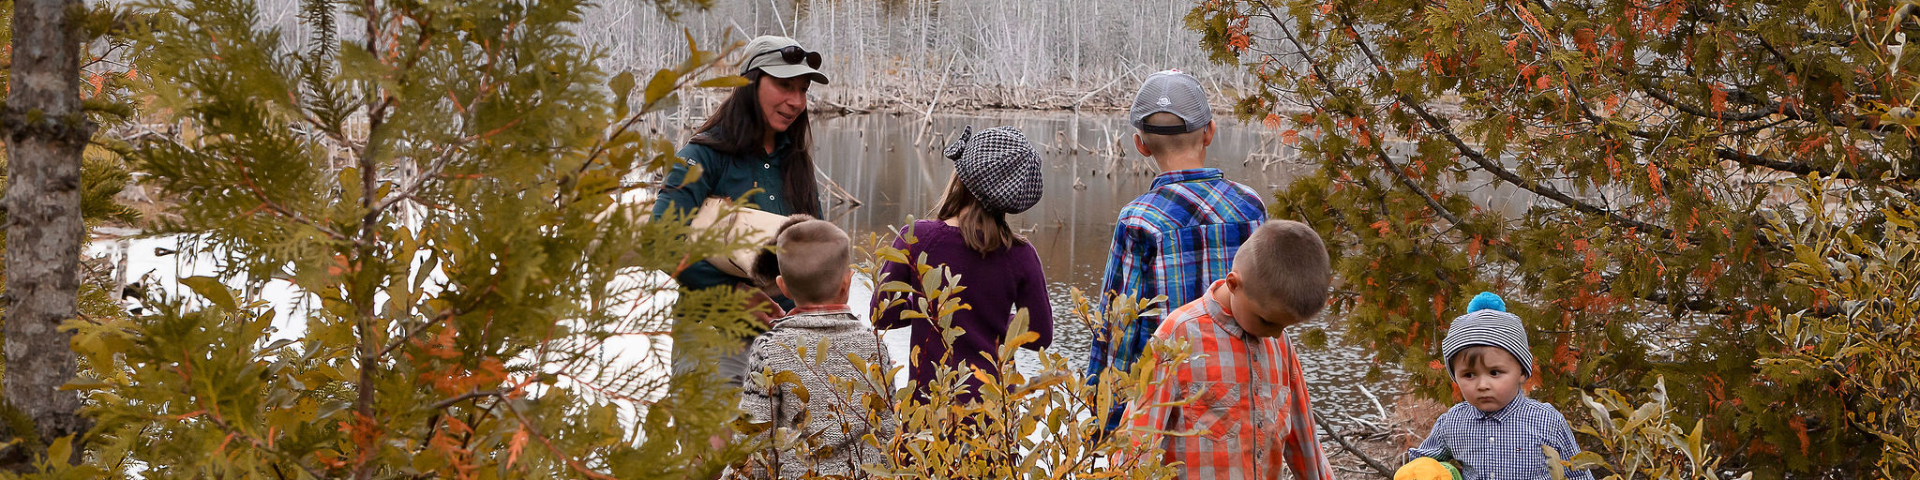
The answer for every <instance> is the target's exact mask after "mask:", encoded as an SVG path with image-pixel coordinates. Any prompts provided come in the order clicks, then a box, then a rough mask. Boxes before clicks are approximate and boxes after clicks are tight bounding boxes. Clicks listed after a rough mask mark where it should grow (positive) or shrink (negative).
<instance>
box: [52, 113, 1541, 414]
mask: <svg viewBox="0 0 1920 480" xmlns="http://www.w3.org/2000/svg"><path fill="white" fill-rule="evenodd" d="M928 120H930V121H928ZM1219 123H1220V128H1219V129H1218V133H1217V134H1216V136H1215V139H1214V143H1213V145H1212V147H1211V148H1210V149H1209V166H1213V167H1217V168H1220V169H1222V170H1224V171H1225V172H1226V175H1227V178H1228V179H1231V180H1233V181H1236V182H1240V183H1243V184H1247V185H1249V186H1251V187H1253V188H1254V189H1255V190H1257V191H1261V192H1269V193H1270V192H1273V191H1275V190H1277V189H1279V188H1280V187H1282V186H1283V185H1285V184H1286V183H1287V182H1289V181H1291V180H1292V179H1293V178H1295V177H1296V176H1298V175H1301V174H1303V173H1305V172H1308V171H1310V170H1311V169H1312V168H1313V167H1312V166H1311V165H1304V164H1302V163H1301V162H1300V161H1299V160H1298V159H1297V158H1296V152H1295V151H1293V150H1292V148H1291V147H1288V146H1285V145H1283V144H1281V143H1280V142H1279V140H1278V138H1279V136H1278V135H1276V134H1275V132H1274V131H1272V130H1269V129H1266V128H1263V127H1261V126H1258V125H1251V126H1250V125H1240V124H1236V123H1234V122H1232V121H1230V120H1226V119H1219ZM967 125H972V126H973V127H974V128H975V129H976V130H977V129H983V128H990V127H995V126H1003V125H1008V126H1014V127H1017V128H1019V129H1021V130H1022V131H1023V132H1025V133H1026V135H1027V136H1028V138H1029V139H1030V140H1031V141H1032V142H1033V143H1034V144H1035V146H1036V147H1037V148H1038V149H1039V150H1040V151H1041V157H1042V162H1043V165H1044V172H1045V182H1046V187H1045V194H1044V195H1043V197H1042V199H1041V200H1040V203H1039V204H1038V205H1037V206H1035V207H1034V208H1033V209H1032V210H1029V211H1027V212H1025V213H1022V214H1019V215H1013V216H1011V217H1010V218H1009V219H1008V220H1009V222H1010V223H1011V224H1012V226H1013V227H1014V228H1015V229H1017V230H1018V231H1019V232H1020V233H1021V234H1022V235H1024V236H1025V237H1026V238H1027V239H1028V240H1029V241H1031V242H1032V243H1033V244H1034V247H1035V248H1036V249H1037V250H1038V251H1039V254H1040V257H1041V261H1042V263H1043V267H1044V269H1045V271H1046V275H1047V277H1048V279H1049V291H1050V293H1051V297H1052V299H1053V304H1054V305H1055V313H1056V321H1055V340H1054V343H1053V346H1052V348H1051V349H1050V351H1052V352H1056V353H1059V354H1061V355H1065V356H1067V357H1068V358H1070V359H1072V360H1073V361H1074V362H1076V364H1078V365H1085V363H1086V357H1087V350H1088V346H1089V344H1090V342H1091V340H1092V335H1091V332H1089V331H1088V330H1087V329H1086V328H1085V327H1083V326H1082V325H1081V323H1080V321H1078V320H1075V319H1072V318H1066V317H1065V315H1066V314H1067V313H1070V310H1071V304H1072V302H1071V295H1070V294H1069V291H1070V289H1072V288H1079V289H1080V290H1081V291H1083V292H1089V294H1092V292H1095V291H1097V290H1098V289H1099V288H1100V286H1101V285H1100V282H1101V279H1100V276H1101V273H1102V270H1103V269H1104V268H1105V265H1106V261H1107V252H1108V250H1107V249H1108V247H1109V243H1110V241H1111V238H1112V233H1113V226H1114V220H1115V217H1116V216H1117V215H1118V213H1119V211H1120V208H1121V207H1122V206H1124V205H1125V204H1126V203H1127V202H1128V201H1131V200H1132V199H1133V198H1135V197H1137V196H1139V195H1140V194H1142V193H1145V192H1146V191H1147V189H1148V187H1150V186H1151V185H1152V182H1153V177H1154V175H1156V174H1157V173H1158V172H1157V171H1156V168H1155V167H1154V165H1153V164H1152V161H1151V159H1147V158H1143V157H1141V156H1139V155H1138V153H1136V152H1134V151H1133V147H1132V132H1133V129H1132V127H1131V126H1129V125H1128V124H1127V123H1126V122H1125V121H1124V119H1123V118H1121V115H1120V114H1117V113H1115V114H1106V115H1075V114H1071V113H1059V114H1038V115H1036V114H1032V113H1023V114H1020V115H1017V116H1004V115H969V116H946V115H936V116H933V117H931V118H930V119H923V117H920V116H917V115H908V116H895V115H886V114H870V115H857V116H849V117H837V118H828V119H821V120H815V125H814V142H815V159H816V162H817V163H818V165H819V167H820V169H821V171H822V172H824V173H825V178H827V179H830V180H831V181H832V182H833V183H835V184H837V185H838V186H839V187H841V188H843V189H844V191H845V192H846V193H847V194H849V195H851V196H852V197H854V198H857V199H859V201H860V202H862V204H861V205H860V206H858V207H851V208H850V206H849V205H833V206H832V207H831V208H830V211H829V213H828V218H829V219H831V220H832V221H834V222H836V223H838V224H839V225H841V226H842V227H843V228H846V229H847V230H848V231H849V232H851V233H853V234H854V236H855V237H856V238H864V237H866V236H867V235H868V234H876V235H885V234H889V233H891V232H893V231H895V229H897V227H898V226H899V225H902V224H904V223H906V222H907V221H908V219H909V218H919V217H925V216H927V215H928V214H929V213H930V211H931V210H932V208H933V206H934V203H935V202H937V201H938V200H939V198H938V197H939V195H940V194H941V193H942V192H943V191H944V190H943V189H944V187H945V186H946V182H947V179H948V176H949V175H951V174H952V171H953V164H952V162H951V161H950V160H947V159H946V158H945V157H943V156H941V155H940V153H939V151H940V149H941V148H942V147H944V146H945V145H946V140H947V139H948V138H950V137H951V136H953V135H955V134H957V133H958V131H959V129H960V128H962V127H964V126H967ZM1489 192H1491V193H1482V194H1483V195H1493V196H1494V198H1476V200H1477V201H1480V202H1481V203H1483V205H1489V206H1493V207H1494V208H1502V206H1501V205H1500V204H1501V203H1503V202H1505V201H1506V200H1507V199H1506V198H1504V197H1505V196H1506V195H1505V194H1504V193H1501V192H1500V191H1499V190H1490V191H1489ZM829 203H830V205H831V204H832V202H829ZM131 233H133V232H121V234H131ZM186 246H188V245H185V244H183V242H182V238H181V237H177V236H163V237H147V238H117V239H115V240H112V241H100V242H94V243H92V244H90V245H89V246H88V255H89V256H95V257H106V258H107V260H108V261H109V262H110V263H112V264H116V270H117V271H118V272H120V274H121V275H124V280H125V281H135V280H144V281H148V282H158V284H159V285H160V286H161V287H162V288H164V289H165V290H167V291H169V292H183V291H184V290H183V289H181V288H180V287H179V285H178V283H177V279H178V278H181V277H185V276H191V275H207V274H211V273H213V270H214V267H215V266H216V265H217V259H216V258H214V256H213V255H211V254H210V253H209V252H204V251H197V252H192V253H193V254H191V255H180V254H173V253H171V252H173V251H179V250H183V249H184V248H183V247H186ZM643 276H646V275H643ZM869 291H870V286H867V285H859V286H857V287H856V291H855V293H854V298H852V299H851V302H850V303H852V304H856V305H864V304H866V303H867V299H868V298H869V293H868V292H869ZM260 294H261V296H262V297H263V298H265V299H268V300H269V301H271V302H272V305H273V307H274V308H275V309H276V310H280V312H279V313H280V315H278V316H277V318H279V319H280V320H278V321H276V322H275V325H274V327H275V330H274V331H273V332H272V337H273V338H275V339H279V338H298V337H300V336H301V335H302V334H303V333H304V322H302V321H299V320H298V319H299V318H302V317H301V315H300V312H301V310H304V309H306V308H312V303H313V302H312V299H311V296H309V295H306V294H304V293H302V292H298V291H296V289H294V288H292V287H291V285H287V284H285V282H280V281H273V282H269V284H268V285H267V286H266V288H265V290H264V291H262V292H260ZM656 307H657V305H656ZM636 308H648V307H644V306H636ZM855 310H856V311H858V312H861V313H863V314H864V313H865V312H864V309H861V308H856V309H855ZM1313 328H1322V329H1325V330H1326V332H1327V333H1328V339H1329V345H1328V347H1327V348H1325V349H1320V350H1308V349H1304V348H1303V349H1300V350H1299V355H1300V362H1301V365H1302V367H1303V369H1304V372H1303V373H1304V375H1305V377H1306V379H1307V383H1308V389H1309V391H1310V393H1311V395H1312V398H1313V399H1314V407H1315V409H1316V410H1318V411H1319V412H1321V414H1322V415H1324V416H1326V417H1327V418H1328V419H1329V420H1331V421H1335V422H1336V423H1350V422H1347V421H1345V420H1344V418H1345V417H1347V416H1352V417H1357V418H1363V419H1367V420H1370V421H1380V420H1383V419H1381V418H1379V417H1380V414H1379V413H1378V410H1379V408H1377V407H1376V406H1375V403H1374V402H1375V400H1374V399H1373V398H1370V397H1369V396H1368V395H1367V394H1366V393H1363V389H1364V390H1365V391H1366V392H1370V393H1372V394H1373V395H1374V396H1377V398H1378V399H1379V401H1380V402H1386V403H1390V402H1392V400H1393V396H1394V395H1397V394H1398V393H1399V391H1400V390H1401V388H1400V387H1399V386H1400V385H1401V384H1402V383H1404V381H1405V377H1406V376H1405V374H1404V372H1401V371H1400V370H1399V369H1397V368H1395V367H1394V366H1392V365H1383V366H1382V368H1383V370H1384V371H1385V373H1386V375H1385V376H1384V378H1382V379H1381V380H1379V381H1376V382H1367V381H1365V380H1364V378H1365V375H1366V372H1367V371H1368V369H1369V367H1370V366H1371V365H1372V364H1373V356H1372V354H1371V353H1370V352H1368V351H1365V350H1364V349H1362V348H1359V347H1355V346H1352V345H1348V344H1346V343H1344V342H1343V339H1342V335H1341V333H1342V331H1343V329H1344V328H1343V326H1342V325H1340V319H1339V318H1337V317H1333V316H1330V315H1322V316H1320V317H1319V318H1316V319H1314V320H1313V321H1310V322H1307V323H1305V324H1303V325H1300V326H1297V327H1295V328H1294V329H1292V330H1291V334H1292V335H1293V336H1296V337H1297V336H1298V335H1299V332H1302V331H1306V330H1307V329H1313ZM886 340H887V342H888V343H889V349H890V350H891V351H892V353H893V357H894V358H895V359H898V360H901V361H902V363H903V361H904V359H905V358H906V355H907V352H909V351H911V350H910V345H908V343H909V342H908V333H907V332H906V331H905V330H897V331H893V332H890V333H889V334H887V335H886ZM643 343H644V342H643ZM652 347H653V346H651V345H632V346H627V347H626V348H636V349H637V348H652ZM636 351H637V350H636ZM608 354H609V355H612V356H615V357H618V356H621V354H620V353H618V352H608ZM1017 361H1018V362H1019V363H1020V364H1021V367H1022V370H1027V369H1029V368H1032V367H1033V366H1035V365H1036V364H1037V361H1036V360H1035V359H1034V356H1033V353H1032V352H1030V351H1022V358H1020V359H1017ZM902 376H904V372H902Z"/></svg>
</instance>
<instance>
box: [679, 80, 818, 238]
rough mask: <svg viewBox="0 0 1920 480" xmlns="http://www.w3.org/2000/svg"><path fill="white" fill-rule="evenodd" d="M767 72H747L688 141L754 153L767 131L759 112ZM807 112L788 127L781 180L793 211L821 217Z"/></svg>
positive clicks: (723, 150)
mask: <svg viewBox="0 0 1920 480" xmlns="http://www.w3.org/2000/svg"><path fill="white" fill-rule="evenodd" d="M765 76H766V74H765V73H764V72H761V71H759V70H754V71H751V72H747V80H749V82H748V83H747V84H746V85H743V86H739V87H734V88H733V93H732V94H729V95H727V100H726V101H724V102H721V103H720V108H719V109H718V110H715V111H714V113H713V116H711V117H707V122H706V123H703V124H700V133H697V134H694V136H693V139H692V140H688V143H693V144H696V145H706V146H707V147H708V148H712V149H714V150H715V151H719V152H720V153H725V154H730V155H755V154H758V152H760V149H761V148H762V147H763V145H762V144H761V143H760V142H761V140H760V139H761V138H762V137H764V136H765V135H766V132H767V128H768V127H767V119H766V118H765V117H762V116H761V113H760V79H762V78H764V77H765ZM807 117H808V115H807V112H805V111H801V112H800V116H799V117H795V118H794V119H793V125H792V126H789V127H787V132H786V134H787V138H788V139H789V141H791V142H792V143H791V144H789V145H788V147H787V158H786V159H785V160H783V161H782V163H781V165H782V168H783V169H784V172H783V174H782V175H783V180H785V181H784V182H782V183H786V184H787V185H786V191H785V192H781V194H782V195H786V196H787V204H788V205H790V206H792V207H793V208H792V210H793V213H804V214H807V215H812V216H815V217H818V216H820V185H819V183H817V182H816V181H815V180H814V178H813V137H812V136H811V135H807Z"/></svg>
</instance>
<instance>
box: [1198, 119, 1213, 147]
mask: <svg viewBox="0 0 1920 480" xmlns="http://www.w3.org/2000/svg"><path fill="white" fill-rule="evenodd" d="M1200 146H1202V147H1211V146H1213V122H1208V123H1207V133H1203V134H1201V135H1200Z"/></svg>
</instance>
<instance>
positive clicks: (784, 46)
mask: <svg viewBox="0 0 1920 480" xmlns="http://www.w3.org/2000/svg"><path fill="white" fill-rule="evenodd" d="M746 52H747V53H746V55H747V58H746V60H742V61H741V63H740V74H741V75H746V74H747V73H748V72H752V71H754V70H756V69H757V70H760V71H762V72H767V75H772V76H774V77H776V78H793V77H798V76H802V75H806V76H808V78H811V79H812V80H813V81H814V82H817V83H820V84H826V83H828V79H827V74H824V73H820V70H818V69H819V68H820V52H810V51H807V49H805V48H801V47H800V42H799V41H796V40H794V39H792V38H787V37H779V36H773V35H764V36H760V37H755V38H754V39H753V41H750V42H747V48H746Z"/></svg>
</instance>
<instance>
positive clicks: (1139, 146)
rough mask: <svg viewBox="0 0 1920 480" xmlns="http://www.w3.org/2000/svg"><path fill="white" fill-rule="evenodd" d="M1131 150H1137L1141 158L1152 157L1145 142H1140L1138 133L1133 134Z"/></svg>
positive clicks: (1151, 152)
mask: <svg viewBox="0 0 1920 480" xmlns="http://www.w3.org/2000/svg"><path fill="white" fill-rule="evenodd" d="M1133 149H1134V150H1139V151H1140V156H1142V157H1151V156H1153V151H1151V150H1147V142H1145V141H1141V140H1140V134H1138V133H1135V134H1133Z"/></svg>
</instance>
